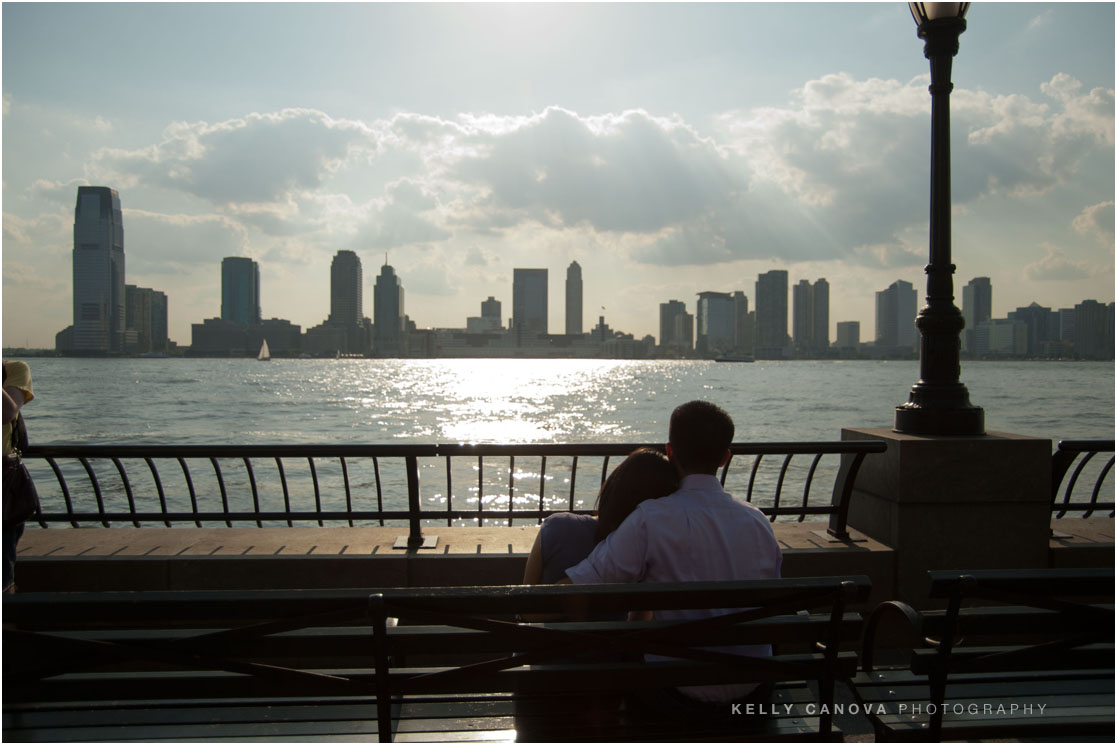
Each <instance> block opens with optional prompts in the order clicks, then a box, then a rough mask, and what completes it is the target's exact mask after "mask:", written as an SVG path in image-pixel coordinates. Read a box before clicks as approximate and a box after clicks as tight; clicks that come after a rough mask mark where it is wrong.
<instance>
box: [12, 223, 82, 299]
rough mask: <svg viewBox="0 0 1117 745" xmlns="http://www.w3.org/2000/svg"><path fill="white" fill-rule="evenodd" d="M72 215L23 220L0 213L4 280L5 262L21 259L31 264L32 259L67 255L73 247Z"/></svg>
mask: <svg viewBox="0 0 1117 745" xmlns="http://www.w3.org/2000/svg"><path fill="white" fill-rule="evenodd" d="M73 226H74V222H73V215H72V214H67V213H64V212H55V213H44V214H40V215H36V216H35V217H31V218H25V217H21V216H19V215H16V214H14V213H11V212H5V213H4V267H5V269H4V281H5V282H7V281H8V271H7V266H8V261H9V259H11V258H13V257H22V258H23V259H24V260H25V261H28V262H34V260H35V258H36V256H37V255H38V256H41V255H43V254H48V255H51V256H56V257H57V256H63V255H65V256H67V257H68V256H69V254H70V252H71V251H72V250H73V248H74V234H73Z"/></svg>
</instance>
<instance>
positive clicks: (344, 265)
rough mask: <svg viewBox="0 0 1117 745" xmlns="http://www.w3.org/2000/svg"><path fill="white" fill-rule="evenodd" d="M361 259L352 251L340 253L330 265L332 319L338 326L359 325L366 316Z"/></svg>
mask: <svg viewBox="0 0 1117 745" xmlns="http://www.w3.org/2000/svg"><path fill="white" fill-rule="evenodd" d="M363 276H364V275H363V272H362V270H361V259H360V258H359V257H358V256H357V254H355V253H354V252H352V251H338V252H337V254H335V255H334V260H333V263H331V264H330V318H329V322H330V323H331V324H334V325H338V326H342V325H344V326H349V325H358V324H360V322H361V318H362V317H363V316H364V307H363V303H362V299H361V284H362V282H363V280H362V277H363Z"/></svg>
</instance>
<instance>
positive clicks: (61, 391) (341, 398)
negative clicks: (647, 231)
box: [25, 358, 1114, 444]
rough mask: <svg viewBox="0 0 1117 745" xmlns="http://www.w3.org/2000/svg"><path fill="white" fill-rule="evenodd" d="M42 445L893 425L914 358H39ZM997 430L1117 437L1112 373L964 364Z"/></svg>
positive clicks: (647, 436)
mask: <svg viewBox="0 0 1117 745" xmlns="http://www.w3.org/2000/svg"><path fill="white" fill-rule="evenodd" d="M31 369H32V376H33V379H34V386H35V401H34V402H32V403H31V404H29V405H28V407H27V409H26V412H25V413H26V416H27V422H28V426H29V431H30V433H31V436H32V437H33V438H34V439H33V441H34V442H36V443H40V444H45V443H54V444H62V443H87V444H92V443H118V444H120V443H149V444H207V443H208V444H268V443H292V442H295V443H298V442H305V443H411V442H415V443H431V442H497V443H499V442H508V443H526V442H643V441H653V442H654V441H662V440H664V439H665V438H666V431H667V419H668V417H669V416H670V413H671V410H672V409H673V408H674V407H675V406H676V405H678V404H679V403H682V402H684V401H687V400H690V399H693V398H707V399H710V400H712V401H714V402H716V403H718V404H719V405H721V406H722V407H724V408H725V409H726V410H727V411H729V412H730V414H732V416H733V418H734V420H735V422H736V424H737V437H736V439H737V440H738V441H750V440H751V441H781V440H836V439H839V438H840V434H841V428H842V427H886V426H891V422H892V410H893V408H894V407H895V406H896V405H897V404H900V403H903V402H904V401H906V399H907V392H908V390H909V389H910V387H911V385H912V383H914V382H915V381H916V379H917V378H918V377H919V375H918V363H916V362H895V361H887V362H878V361H834V362H807V361H796V362H756V363H752V364H747V363H746V364H742V363H736V364H734V363H714V362H693V361H684V362H679V361H658V360H657V361H604V360H272V361H271V362H266V363H262V362H257V361H256V360H216V359H183V360H177V359H127V360H115V359H57V358H47V359H33V360H31ZM962 379H963V382H964V383H965V384H966V386H967V387H968V388H969V390H970V397H971V400H972V401H973V403H974V404H976V405H978V406H982V407H983V408H984V409H985V416H986V427H987V429H989V430H994V431H1004V432H1013V433H1017V434H1026V435H1034V436H1038V437H1047V438H1051V439H1053V440H1059V439H1089V438H1106V439H1109V438H1112V437H1113V433H1114V395H1113V392H1114V366H1113V363H1111V362H1099V363H1094V362H975V363H967V364H965V365H964V366H963V372H962Z"/></svg>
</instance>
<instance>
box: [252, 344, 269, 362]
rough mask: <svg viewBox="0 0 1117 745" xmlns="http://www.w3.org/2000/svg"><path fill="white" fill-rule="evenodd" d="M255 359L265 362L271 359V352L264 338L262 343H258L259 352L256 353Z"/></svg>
mask: <svg viewBox="0 0 1117 745" xmlns="http://www.w3.org/2000/svg"><path fill="white" fill-rule="evenodd" d="M256 359H258V360H260V361H261V362H267V361H268V360H270V359H271V352H269V351H268V340H267V339H264V343H263V344H261V345H260V354H258V355H256Z"/></svg>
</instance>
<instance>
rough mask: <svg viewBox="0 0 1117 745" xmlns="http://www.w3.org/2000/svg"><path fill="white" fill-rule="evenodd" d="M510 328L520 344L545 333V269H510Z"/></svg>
mask: <svg viewBox="0 0 1117 745" xmlns="http://www.w3.org/2000/svg"><path fill="white" fill-rule="evenodd" d="M512 328H513V329H514V330H515V332H516V338H517V339H518V340H519V342H520V343H521V344H522V343H523V342H524V341H526V340H527V339H528V338H529V337H530V336H533V335H535V334H546V333H547V270H546V269H513V270H512Z"/></svg>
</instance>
